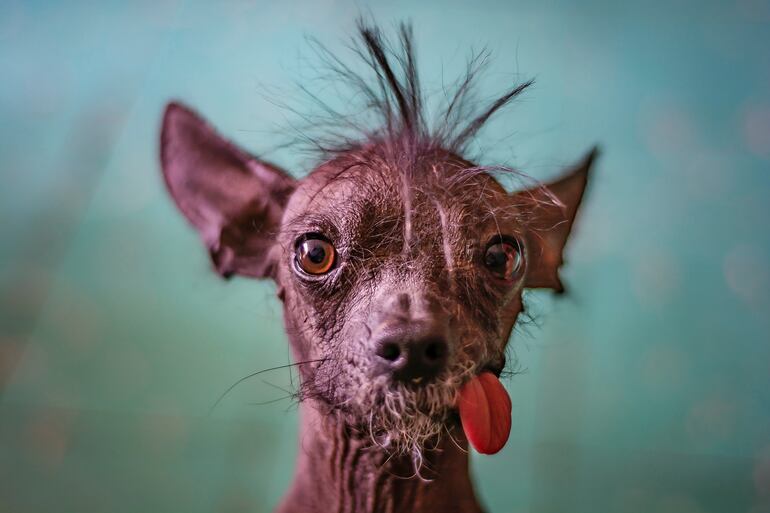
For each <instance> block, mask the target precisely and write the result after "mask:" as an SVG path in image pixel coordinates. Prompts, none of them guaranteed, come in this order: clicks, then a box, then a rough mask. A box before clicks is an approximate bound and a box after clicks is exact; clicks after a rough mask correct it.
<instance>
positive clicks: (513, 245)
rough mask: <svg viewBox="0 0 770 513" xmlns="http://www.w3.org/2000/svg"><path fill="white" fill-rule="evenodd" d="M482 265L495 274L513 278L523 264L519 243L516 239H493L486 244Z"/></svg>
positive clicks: (508, 279)
mask: <svg viewBox="0 0 770 513" xmlns="http://www.w3.org/2000/svg"><path fill="white" fill-rule="evenodd" d="M484 265H485V266H486V268H487V269H489V270H490V271H491V272H492V273H494V274H495V275H496V276H498V277H500V278H502V279H504V280H506V281H511V280H513V279H514V278H515V277H516V276H517V275H518V273H519V272H520V271H521V269H522V267H523V266H524V257H523V255H522V251H521V244H519V242H518V241H517V240H516V239H507V238H506V239H494V240H492V241H491V242H490V243H489V244H488V245H487V250H486V252H485V253H484Z"/></svg>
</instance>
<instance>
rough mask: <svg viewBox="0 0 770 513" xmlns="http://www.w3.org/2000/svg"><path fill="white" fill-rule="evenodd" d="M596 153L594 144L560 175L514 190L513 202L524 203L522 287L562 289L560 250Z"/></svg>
mask: <svg viewBox="0 0 770 513" xmlns="http://www.w3.org/2000/svg"><path fill="white" fill-rule="evenodd" d="M598 154H599V152H598V149H597V148H596V147H594V148H593V149H592V150H591V151H590V152H588V154H587V155H586V156H585V157H584V158H583V160H582V161H581V162H580V163H579V164H577V165H576V166H573V167H572V168H571V169H569V170H568V171H567V172H566V173H565V174H564V176H562V177H561V178H560V179H558V180H556V181H554V182H552V183H549V184H546V185H543V186H541V187H536V188H533V189H528V190H526V191H522V192H518V193H516V195H515V196H516V200H517V203H518V204H521V205H527V207H528V208H527V211H528V216H527V217H528V218H529V219H528V223H527V225H528V226H527V227H528V234H527V244H528V246H529V250H528V252H527V255H528V257H529V262H528V265H527V275H526V278H525V281H524V286H525V287H529V288H550V289H553V290H555V291H556V292H564V286H563V285H562V283H561V280H560V279H559V268H560V267H561V265H562V263H563V257H562V252H563V251H564V245H565V244H566V242H567V237H569V233H570V230H571V229H572V223H573V222H574V220H575V214H576V213H577V210H578V207H579V206H580V200H581V199H582V198H583V192H584V191H585V188H586V184H587V183H588V175H589V171H590V169H591V165H592V164H593V162H594V160H596V157H597V156H598Z"/></svg>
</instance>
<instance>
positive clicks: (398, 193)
mask: <svg viewBox="0 0 770 513" xmlns="http://www.w3.org/2000/svg"><path fill="white" fill-rule="evenodd" d="M389 152H390V150H386V149H385V148H382V147H379V146H378V145H377V144H375V143H372V144H369V145H364V146H362V147H361V148H359V149H357V150H352V151H350V152H348V153H344V154H341V155H339V156H337V157H335V158H334V159H332V160H330V161H327V162H325V163H323V164H322V165H321V166H319V167H318V168H317V169H315V170H314V171H312V172H311V173H310V174H309V175H308V176H306V177H305V178H303V179H301V180H295V179H294V178H291V177H290V175H289V174H288V173H286V172H284V171H282V170H280V169H279V168H277V167H276V166H273V165H271V164H268V163H265V162H262V161H259V160H257V159H255V158H254V157H252V156H250V155H249V154H248V153H246V152H244V151H243V150H241V149H239V148H237V147H235V146H234V145H232V144H230V143H228V142H227V141H225V140H224V139H222V138H221V137H220V136H219V135H218V134H217V133H216V132H214V130H213V129H212V128H211V127H210V126H208V125H207V124H206V123H205V122H204V121H203V120H202V119H201V118H200V117H198V116H197V115H196V114H195V113H194V112H192V111H191V110H189V109H187V108H186V107H183V106H181V105H179V104H170V105H169V107H168V109H167V111H166V115H165V117H164V123H163V130H162V138H161V159H162V164H163V170H164V176H165V179H166V183H167V185H168V187H169V190H170V192H171V194H172V196H173V197H174V199H175V201H176V202H177V205H178V206H179V208H180V210H181V211H182V212H183V213H184V214H185V216H186V217H187V218H188V219H189V220H190V221H191V222H192V224H193V225H194V226H195V227H196V228H197V229H198V231H199V232H200V233H201V236H202V238H203V241H204V243H205V244H206V246H207V247H208V249H209V251H210V253H211V256H212V261H213V263H214V266H215V268H216V269H217V271H218V272H219V273H220V274H222V275H223V276H230V275H232V274H240V275H244V276H249V277H257V278H271V279H273V280H274V281H275V283H276V286H277V292H278V297H279V298H280V299H281V300H282V302H283V307H284V320H285V324H286V329H287V333H288V336H289V341H290V344H291V349H292V351H293V356H294V358H295V361H297V362H309V363H306V364H301V365H299V369H300V375H301V380H302V384H301V388H300V391H299V397H300V399H302V400H303V403H302V404H303V406H302V414H303V429H302V432H303V435H302V439H303V450H302V451H300V461H299V463H298V470H297V475H296V479H295V482H294V484H293V486H292V489H291V490H290V492H289V494H288V495H287V497H286V499H285V500H284V502H283V503H282V505H281V507H280V508H281V511H336V510H337V509H340V510H345V511H461V510H462V511H478V510H479V507H478V504H477V503H476V500H475V498H474V495H473V490H472V486H471V485H470V481H469V478H468V470H467V454H466V453H465V452H463V450H464V449H467V442H466V440H465V439H464V436H463V434H462V430H460V429H458V426H457V417H456V408H455V402H456V396H457V392H458V389H459V387H460V386H461V385H462V384H463V383H465V382H467V381H468V380H469V379H471V378H472V377H473V376H475V375H477V374H478V373H480V372H482V371H484V370H488V371H491V372H493V373H495V374H499V373H500V371H501V370H502V369H503V367H504V365H505V356H504V351H505V348H506V345H507V343H508V339H509V336H510V334H511V330H512V328H513V326H514V324H515V322H516V319H517V317H518V315H519V313H520V312H521V310H522V299H521V295H522V291H523V290H524V289H525V288H532V287H547V288H551V289H554V290H556V291H561V290H562V284H561V282H560V280H559V277H558V269H559V267H560V265H561V263H562V250H563V247H564V244H565V242H566V240H567V236H568V234H569V232H570V228H571V226H572V222H573V219H574V217H575V213H576V210H577V208H578V205H579V203H580V200H581V197H582V194H583V190H584V187H585V184H586V181H587V174H588V170H589V167H590V165H591V162H592V160H593V157H594V154H595V153H594V152H592V153H591V154H590V155H588V157H587V158H586V159H585V160H584V161H583V162H581V163H580V164H579V165H577V166H576V167H575V168H573V169H571V170H569V171H568V173H566V174H565V176H564V177H563V178H562V179H560V180H558V181H556V182H554V183H552V184H550V185H548V186H538V187H534V188H531V189H528V190H524V191H521V192H518V193H512V194H511V193H508V192H507V191H506V190H505V189H504V188H503V187H502V186H501V185H500V184H499V183H498V182H497V181H496V180H495V179H494V178H493V177H492V176H490V175H489V174H487V173H485V172H483V171H481V170H478V168H476V166H475V165H474V164H472V163H470V162H467V161H465V160H463V159H462V158H461V157H459V156H457V155H453V154H451V153H449V152H445V151H441V150H440V149H435V148H434V149H426V150H425V151H423V152H418V153H417V154H416V157H415V158H412V159H411V160H410V161H409V162H408V169H397V168H396V167H398V166H397V164H398V163H397V162H396V161H394V159H392V158H390V157H391V154H390V153H389ZM308 234H312V236H322V237H323V238H324V239H325V240H327V241H328V242H329V243H331V244H332V245H333V247H334V249H335V250H336V257H335V263H334V266H333V267H332V269H331V270H330V271H328V272H326V273H324V274H321V275H311V274H308V273H306V272H303V271H302V269H301V267H300V266H298V261H297V258H298V257H297V248H298V245H299V244H301V242H302V241H303V240H305V238H307V237H308ZM501 236H502V237H505V238H506V239H507V240H515V241H516V242H517V243H518V244H519V245H520V249H521V258H522V263H521V267H520V269H519V270H518V271H517V272H516V273H515V275H514V276H513V277H512V278H511V279H501V278H500V277H499V276H497V275H495V274H494V273H492V272H490V269H488V268H487V267H485V264H484V262H485V260H484V258H485V256H484V255H485V250H487V248H488V247H489V245H490V244H491V243H494V241H496V240H498V239H499V238H500V237H501ZM399 337H401V338H410V339H411V338H415V337H418V338H419V337H423V338H424V337H429V338H431V339H436V340H441V341H443V342H445V344H446V356H445V357H444V358H445V360H444V359H442V363H441V367H440V371H439V372H438V374H437V375H436V376H435V377H433V378H431V379H426V380H422V379H417V380H412V381H406V382H405V381H399V380H396V379H394V375H393V374H392V373H391V372H390V370H389V367H388V363H387V361H385V362H384V361H383V358H382V357H381V356H380V355H378V348H379V347H382V343H383V340H385V339H387V340H391V339H394V338H395V339H398V338H399ZM329 462H331V464H330V463H329ZM422 463H425V465H424V466H423V465H421V464H422ZM428 463H430V464H428ZM415 468H416V469H417V470H418V471H420V475H422V476H423V477H430V478H432V479H433V480H432V481H430V482H427V481H424V480H421V479H420V477H418V476H415V477H412V478H411V479H405V480H400V481H399V480H394V478H393V476H394V475H395V476H399V475H400V476H409V475H412V474H413V473H414V471H415ZM426 474H427V476H426ZM345 483H347V484H345ZM351 483H352V484H351Z"/></svg>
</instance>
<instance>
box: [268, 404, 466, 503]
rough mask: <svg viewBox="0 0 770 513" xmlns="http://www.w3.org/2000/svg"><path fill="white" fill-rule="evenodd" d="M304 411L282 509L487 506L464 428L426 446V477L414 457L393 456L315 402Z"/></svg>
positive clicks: (423, 468) (424, 466) (424, 469)
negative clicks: (477, 488)
mask: <svg viewBox="0 0 770 513" xmlns="http://www.w3.org/2000/svg"><path fill="white" fill-rule="evenodd" d="M301 415H302V426H301V431H300V440H299V456H298V460H297V468H296V472H295V476H294V482H293V483H292V485H291V488H290V489H289V492H288V493H287V495H286V496H285V497H284V499H283V501H282V502H281V505H280V506H279V507H278V510H277V513H310V512H324V513H328V512H335V513H337V512H340V513H342V512H345V513H364V512H372V513H373V512H377V513H392V512H393V513H394V512H407V511H408V512H413V513H428V512H439V511H440V512H446V511H463V512H469V513H480V512H481V508H480V506H479V505H478V502H477V501H476V497H475V494H474V492H473V485H472V484H471V480H470V476H469V474H468V451H467V441H466V440H465V437H464V436H463V435H462V434H459V435H458V433H453V438H454V439H455V440H454V441H453V440H450V439H449V437H448V436H444V437H442V440H441V442H440V444H439V447H438V449H436V450H430V451H425V453H424V460H423V466H422V468H421V470H420V474H421V477H422V479H421V477H419V476H417V475H415V471H414V465H413V463H412V461H411V458H409V457H406V456H402V457H398V456H393V457H391V456H390V455H389V454H388V453H387V452H386V451H385V450H383V449H382V448H379V447H377V446H376V445H374V444H373V443H372V441H371V440H370V439H368V438H365V437H361V438H359V437H358V436H355V435H351V434H350V430H349V429H348V428H347V427H346V426H345V425H344V424H343V423H342V422H341V421H339V420H336V419H334V418H333V417H328V418H322V417H321V415H320V414H319V413H318V412H317V410H316V409H315V408H314V407H313V406H312V405H309V404H307V403H305V404H303V406H302V409H301ZM458 444H459V447H458Z"/></svg>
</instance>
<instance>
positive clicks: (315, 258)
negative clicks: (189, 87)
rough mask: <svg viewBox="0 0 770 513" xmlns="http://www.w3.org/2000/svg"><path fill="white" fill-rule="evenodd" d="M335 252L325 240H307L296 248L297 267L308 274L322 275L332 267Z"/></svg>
mask: <svg viewBox="0 0 770 513" xmlns="http://www.w3.org/2000/svg"><path fill="white" fill-rule="evenodd" d="M335 256H336V251H335V250H334V246H332V243H331V242H329V241H328V240H325V239H320V238H308V239H305V240H303V241H302V242H301V243H300V244H299V246H297V256H296V259H297V265H298V266H299V267H300V269H302V270H303V271H305V272H306V273H308V274H324V273H327V272H329V271H330V270H331V268H332V267H333V266H334V260H335Z"/></svg>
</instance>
